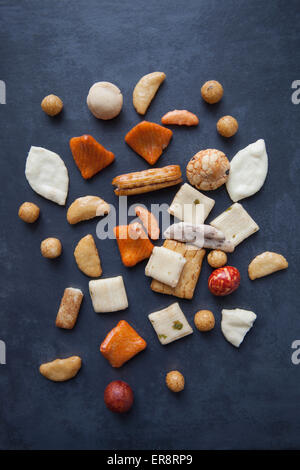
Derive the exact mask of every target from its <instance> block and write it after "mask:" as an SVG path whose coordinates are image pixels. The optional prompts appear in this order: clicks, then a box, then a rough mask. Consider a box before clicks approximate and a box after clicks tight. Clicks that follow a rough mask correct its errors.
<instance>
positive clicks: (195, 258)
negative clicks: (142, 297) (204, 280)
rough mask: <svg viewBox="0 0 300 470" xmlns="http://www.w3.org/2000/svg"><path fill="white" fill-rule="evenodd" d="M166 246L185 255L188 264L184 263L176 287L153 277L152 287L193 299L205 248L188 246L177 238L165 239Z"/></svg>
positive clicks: (163, 292)
mask: <svg viewBox="0 0 300 470" xmlns="http://www.w3.org/2000/svg"><path fill="white" fill-rule="evenodd" d="M164 247H165V248H168V249H169V250H173V251H175V252H176V253H180V254H181V255H182V256H184V257H185V259H186V264H185V265H184V268H183V270H182V273H181V276H180V279H179V281H178V284H177V286H176V287H170V286H167V285H166V284H163V283H162V282H159V281H156V280H155V279H153V281H152V283H151V289H152V290H153V291H155V292H160V293H161V294H168V295H174V296H175V297H180V298H182V299H192V298H193V295H194V290H195V287H196V285H197V282H198V278H199V276H200V272H201V267H202V261H203V258H204V255H205V250H201V249H198V248H196V247H195V249H192V247H191V246H187V245H186V243H181V242H177V241H175V240H165V242H164Z"/></svg>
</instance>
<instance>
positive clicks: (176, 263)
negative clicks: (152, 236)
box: [145, 246, 186, 287]
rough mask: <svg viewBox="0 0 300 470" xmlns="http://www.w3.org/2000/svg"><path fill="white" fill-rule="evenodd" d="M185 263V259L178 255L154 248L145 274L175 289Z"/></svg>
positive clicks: (161, 247)
mask: <svg viewBox="0 0 300 470" xmlns="http://www.w3.org/2000/svg"><path fill="white" fill-rule="evenodd" d="M185 263H186V259H185V258H184V256H182V255H181V254H180V253H175V251H172V250H169V249H168V248H164V247H163V246H160V247H157V246H156V247H154V248H153V251H152V255H151V256H150V259H149V261H148V263H147V266H146V269H145V274H146V276H149V277H152V278H153V279H156V280H157V281H160V282H162V283H164V284H167V285H168V286H170V287H176V286H177V284H178V281H179V278H180V275H181V273H182V270H183V267H184V265H185Z"/></svg>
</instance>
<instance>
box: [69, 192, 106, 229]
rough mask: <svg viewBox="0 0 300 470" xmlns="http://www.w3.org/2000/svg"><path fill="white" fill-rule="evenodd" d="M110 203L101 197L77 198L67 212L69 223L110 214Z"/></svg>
mask: <svg viewBox="0 0 300 470" xmlns="http://www.w3.org/2000/svg"><path fill="white" fill-rule="evenodd" d="M109 211H110V205H109V204H107V202H105V201H104V200H103V199H101V197H97V196H84V197H79V198H78V199H75V201H74V202H73V203H72V204H71V205H70V207H69V209H68V212H67V220H68V222H69V224H71V225H73V224H77V223H78V222H81V221H82V220H90V219H93V218H94V217H100V216H103V215H107V214H109Z"/></svg>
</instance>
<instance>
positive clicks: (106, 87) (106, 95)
mask: <svg viewBox="0 0 300 470" xmlns="http://www.w3.org/2000/svg"><path fill="white" fill-rule="evenodd" d="M86 101H87V105H88V107H89V110H90V111H91V113H92V114H93V115H94V116H95V117H96V118H98V119H104V120H105V121H106V120H108V119H113V118H115V117H116V116H118V114H120V112H121V109H122V106H123V95H122V93H121V90H120V89H119V88H118V87H117V86H116V85H114V84H113V83H110V82H97V83H94V85H93V86H92V87H91V88H90V90H89V94H88V97H87V100H86Z"/></svg>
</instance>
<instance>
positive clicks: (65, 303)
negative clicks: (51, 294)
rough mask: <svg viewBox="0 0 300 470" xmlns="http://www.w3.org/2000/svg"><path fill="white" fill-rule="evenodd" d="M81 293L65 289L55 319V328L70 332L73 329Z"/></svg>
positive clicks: (76, 290)
mask: <svg viewBox="0 0 300 470" xmlns="http://www.w3.org/2000/svg"><path fill="white" fill-rule="evenodd" d="M82 299H83V293H82V291H81V290H80V289H74V288H73V287H67V288H66V289H65V292H64V295H63V298H62V299H61V303H60V307H59V310H58V313H57V317H56V326H57V327H58V328H64V329H66V330H71V329H72V328H74V326H75V323H76V320H77V317H78V313H79V310H80V306H81V302H82Z"/></svg>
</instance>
